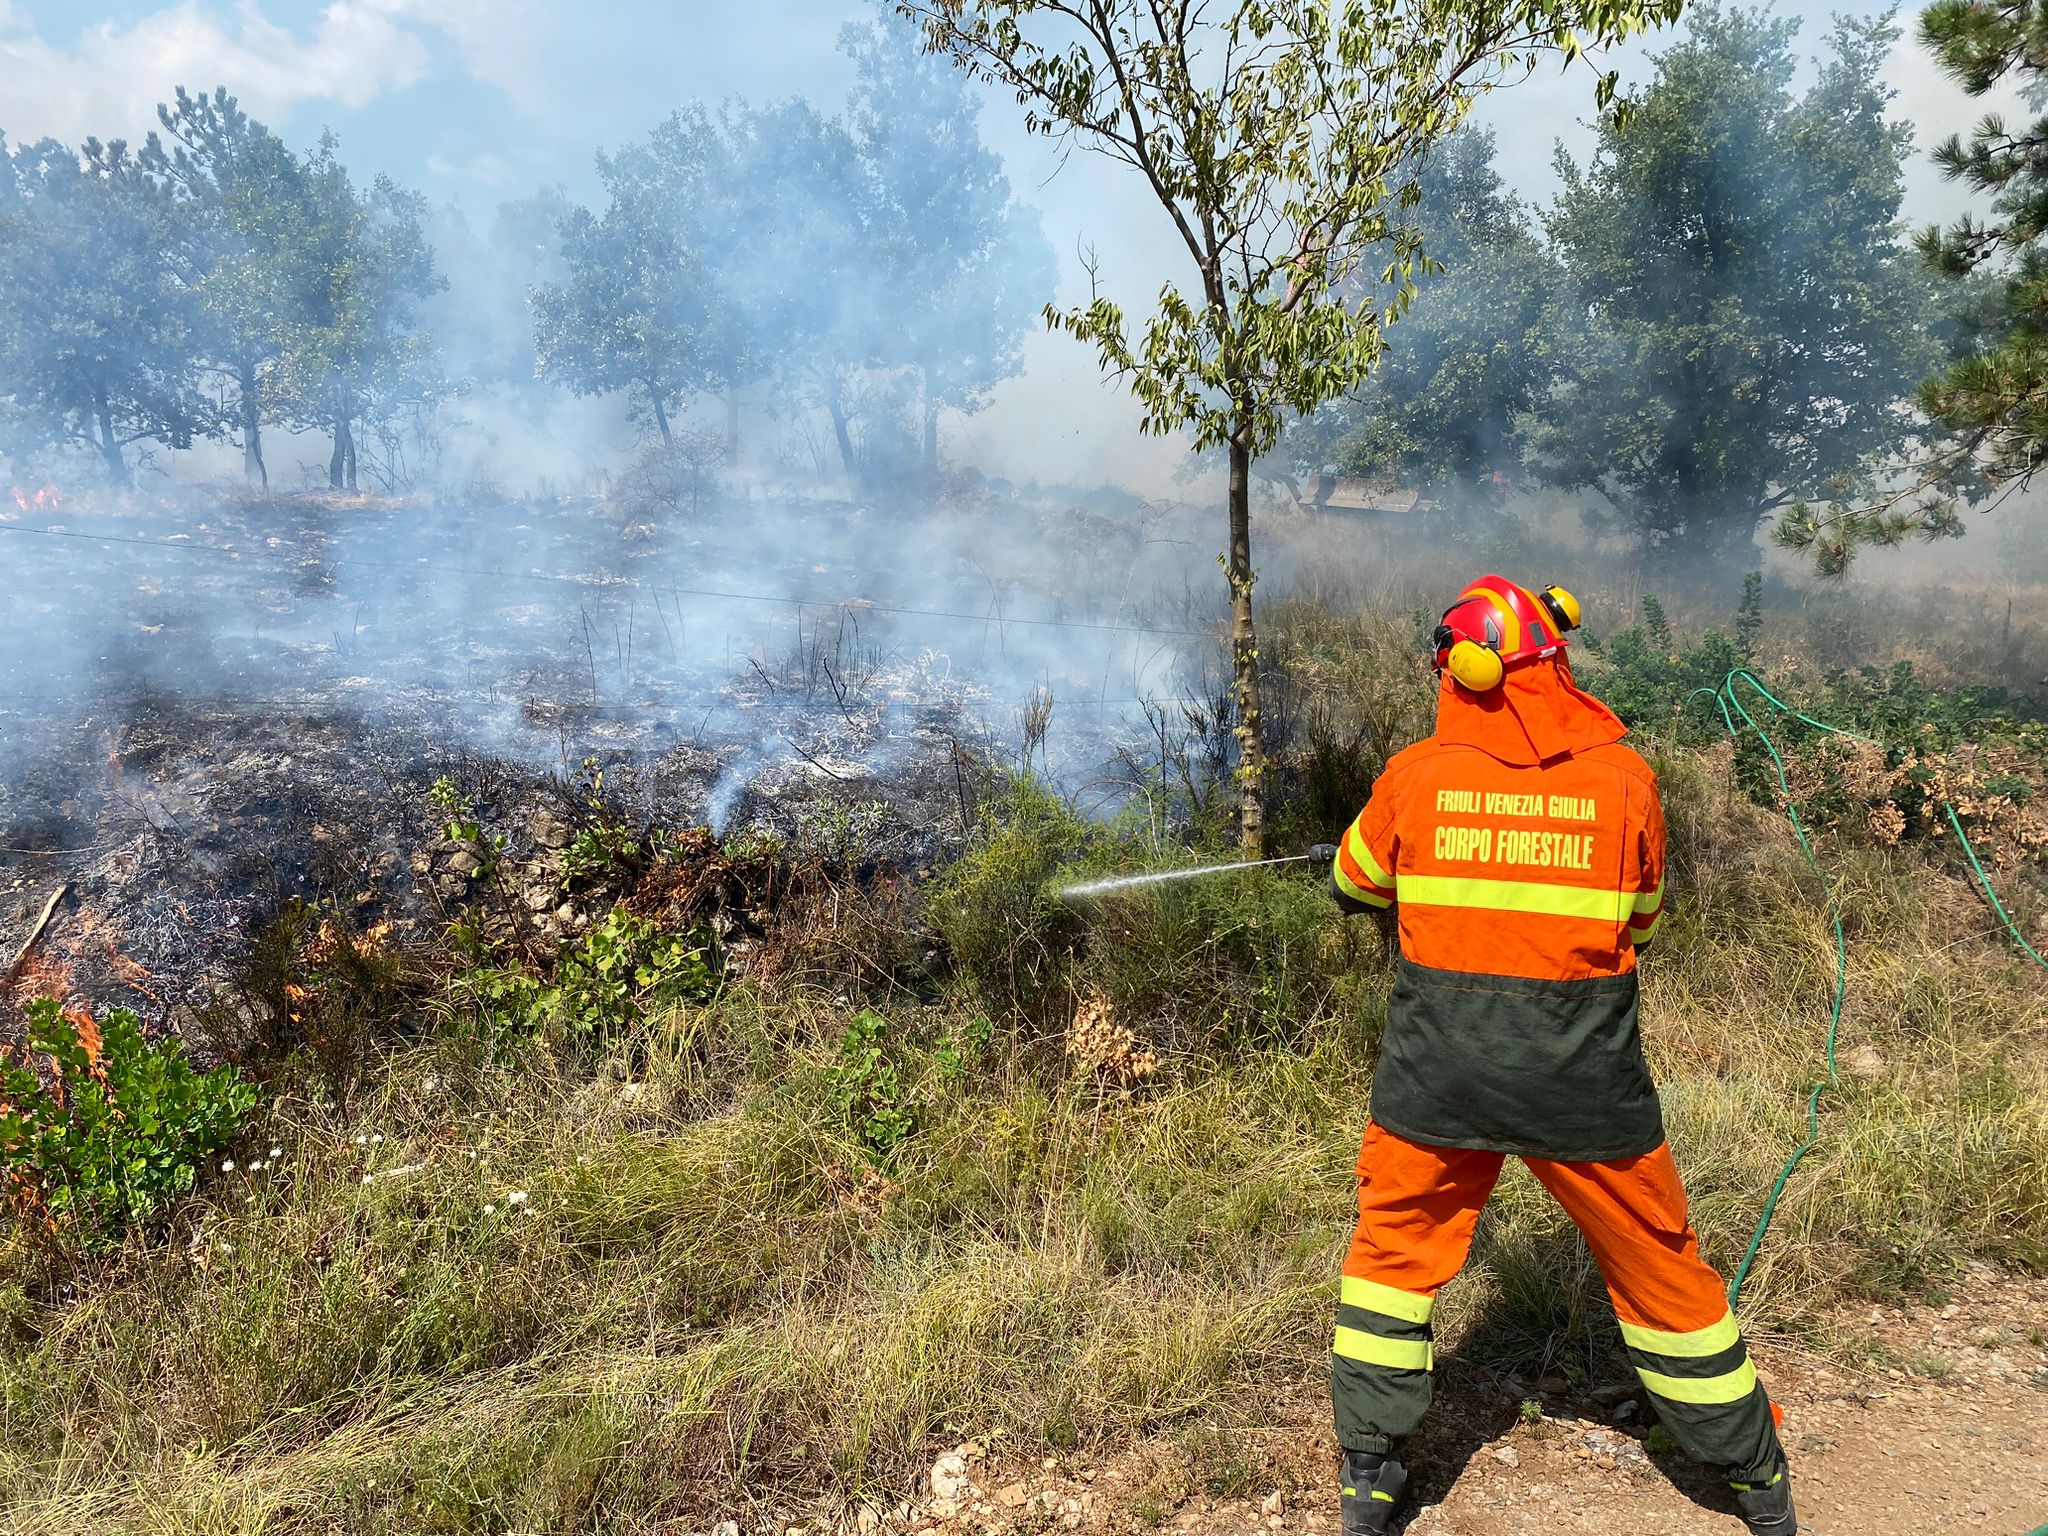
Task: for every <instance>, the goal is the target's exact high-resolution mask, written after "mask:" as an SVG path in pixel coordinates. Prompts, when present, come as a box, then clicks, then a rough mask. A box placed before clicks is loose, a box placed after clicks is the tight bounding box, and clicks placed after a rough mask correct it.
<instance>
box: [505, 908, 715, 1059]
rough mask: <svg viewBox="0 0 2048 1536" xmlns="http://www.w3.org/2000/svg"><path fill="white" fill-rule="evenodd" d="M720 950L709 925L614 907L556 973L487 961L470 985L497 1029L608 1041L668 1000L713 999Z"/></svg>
mask: <svg viewBox="0 0 2048 1536" xmlns="http://www.w3.org/2000/svg"><path fill="white" fill-rule="evenodd" d="M716 954H717V945H716V940H715V939H714V938H713V936H712V934H711V931H710V929H709V928H708V927H705V926H702V925H699V926H698V927H696V928H693V929H691V930H689V931H688V932H684V933H670V932H667V931H666V930H664V929H663V928H661V927H660V926H658V925H657V924H655V923H652V922H649V921H648V920H647V919H646V918H644V917H635V916H633V915H632V914H631V913H629V912H626V911H623V910H616V909H615V910H614V911H612V912H611V913H610V914H609V915H608V916H606V918H605V920H604V921H603V922H602V923H600V924H598V925H597V926H596V927H595V928H593V929H591V930H590V932H589V933H587V934H586V935H584V937H583V939H582V941H581V942H580V943H578V944H577V945H576V946H575V947H574V948H573V949H571V950H569V951H568V952H567V953H566V954H564V955H563V956H562V957H561V959H560V960H559V961H557V962H556V965H555V975H554V979H553V980H552V981H546V980H543V979H542V978H541V977H539V976H536V975H534V974H533V973H532V972H531V971H527V970H524V969H514V968H487V969H483V970H478V971H473V972H471V973H469V975H468V976H467V977H466V978H465V979H464V988H465V990H466V991H467V992H468V994H469V997H470V998H471V1000H472V1001H473V1002H474V1003H476V1004H477V1005H478V1006H479V1007H480V1009H481V1011H482V1012H483V1014H484V1016H485V1020H486V1022H487V1023H488V1024H489V1026H490V1027H491V1032H492V1034H493V1035H494V1036H497V1037H500V1038H502V1037H504V1036H507V1035H523V1034H531V1033H534V1032H537V1031H541V1030H546V1029H557V1030H560V1031H561V1032H562V1033H563V1034H564V1035H565V1036H567V1038H569V1039H570V1040H571V1041H573V1042H579V1043H583V1044H586V1045H602V1044H604V1043H606V1042H608V1041H611V1040H615V1039H618V1038H620V1037H621V1036H623V1035H626V1034H630V1033H631V1032H632V1030H633V1029H634V1028H636V1027H637V1026H638V1025H639V1024H640V1023H641V1022H642V1021H644V1020H645V1019H646V1018H647V1017H648V1016H649V1015H651V1014H652V1013H654V1012H657V1011H659V1010H660V1009H662V1008H665V1007H669V1006H672V1005H674V1004H676V1003H681V1002H704V1001H707V1000H708V999H709V998H710V997H711V996H712V995H713V994H714V993H715V992H716V991H717V990H718V979H719V971H718V966H717V963H716Z"/></svg>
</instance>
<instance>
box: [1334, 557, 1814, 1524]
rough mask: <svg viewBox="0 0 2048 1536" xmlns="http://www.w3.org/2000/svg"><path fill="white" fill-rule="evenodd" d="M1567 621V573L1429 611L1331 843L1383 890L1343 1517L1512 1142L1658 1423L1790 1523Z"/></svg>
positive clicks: (1348, 1333) (1752, 1501)
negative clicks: (1654, 1079) (1381, 984)
mask: <svg viewBox="0 0 2048 1536" xmlns="http://www.w3.org/2000/svg"><path fill="white" fill-rule="evenodd" d="M1578 623H1579V605H1578V602H1577V600H1576V599H1575V598H1573V597H1572V596H1571V594H1570V593H1568V592H1566V591H1564V590H1563V589H1562V588H1558V587H1550V588H1546V589H1545V590H1543V591H1542V592H1531V591H1529V590H1527V589H1526V588H1523V587H1520V586H1517V585H1515V584H1514V583H1513V582H1510V581H1506V580H1504V579H1503V578H1501V577H1499V576H1484V577H1481V578H1480V579H1479V580H1478V581H1475V582H1474V583H1472V585H1471V586H1469V587H1467V588H1466V589H1465V591H1464V592H1463V593H1462V594H1460V596H1459V598H1458V600H1457V602H1455V603H1454V604H1452V605H1451V607H1450V609H1449V610H1448V611H1447V612H1446V613H1445V614H1444V616H1443V622H1442V623H1441V624H1439V625H1438V626H1437V629H1436V632H1435V636H1434V646H1435V661H1436V668H1437V671H1438V673H1439V674H1440V681H1439V686H1438V694H1437V720H1436V734H1435V735H1433V736H1431V737H1429V738H1428V739H1427V740H1424V741H1420V742H1418V743H1416V744H1415V745H1414V746H1412V747H1409V748H1408V749H1407V750H1405V751H1403V752H1401V753H1399V754H1398V755H1396V756H1395V757H1394V759H1393V760H1392V761H1391V762H1389V763H1388V764H1387V768H1386V772H1384V773H1383V774H1381V776H1380V778H1379V781H1378V782H1377V783H1376V784H1374V786H1373V792H1372V800H1371V802H1370V803H1369V804H1368V805H1367V806H1366V807H1365V809H1364V811H1362V812H1361V813H1360V814H1359V817H1358V819H1357V821H1355V822H1354V823H1353V824H1352V825H1351V827H1350V828H1349V829H1348V830H1347V831H1346V832H1345V834H1344V840H1343V842H1342V843H1341V844H1337V845H1335V846H1334V847H1331V848H1330V849H1329V852H1330V854H1331V857H1332V880H1333V884H1334V887H1335V891H1336V896H1337V900H1338V902H1339V904H1340V905H1342V906H1343V907H1344V908H1345V909H1346V910H1347V911H1353V912H1360V911H1375V910H1377V911H1383V912H1384V911H1388V910H1389V909H1391V910H1392V916H1393V918H1394V920H1395V923H1396V924H1397V926H1398V929H1399V934H1400V949H1401V953H1400V959H1399V962H1398V967H1397V970H1396V972H1395V979H1394V985H1393V991H1392V994H1391V996H1390V998H1389V1000H1388V1003H1387V1028H1386V1036H1385V1039H1384V1041H1383V1042H1382V1045H1381V1048H1380V1061H1379V1067H1378V1070H1377V1071H1376V1072H1375V1074H1374V1077H1373V1085H1372V1103H1371V1113H1370V1123H1369V1124H1368V1125H1367V1127H1366V1132H1365V1141H1364V1145H1363V1147H1362V1148H1361V1150H1360V1152H1359V1156H1358V1226H1357V1230H1356V1232H1355V1234H1354V1236H1353V1238H1352V1241H1351V1250H1350V1253H1349V1255H1348V1257H1347V1258H1346V1259H1345V1261H1344V1272H1343V1279H1342V1291H1341V1295H1340V1298H1339V1304H1338V1308H1337V1331H1336V1343H1335V1346H1334V1353H1333V1358H1332V1363H1331V1387H1332V1396H1333V1398H1334V1403H1335V1409H1336V1419H1337V1438H1338V1442H1339V1444H1340V1445H1341V1446H1342V1447H1343V1451H1344V1476H1343V1482H1342V1490H1343V1498H1342V1508H1343V1524H1344V1531H1345V1536H1365V1533H1370V1532H1381V1531H1387V1530H1390V1529H1392V1527H1393V1522H1394V1517H1395V1514H1396V1512H1397V1510H1398V1507H1399V1503H1400V1498H1401V1490H1402V1485H1403V1484H1404V1482H1405V1481H1406V1478H1407V1474H1406V1471H1405V1469H1404V1467H1403V1465H1402V1462H1401V1459H1400V1458H1401V1446H1402V1442H1403V1440H1404V1439H1405V1438H1406V1437H1407V1436H1409V1435H1411V1434H1413V1433H1414V1431H1415V1429H1416V1427H1417V1426H1418V1425H1419V1424H1420V1423H1421V1421H1422V1416H1423V1413H1424V1411H1425V1410H1426V1409H1427V1408H1428V1407H1429V1399H1430V1364H1431V1334H1430V1313H1431V1311H1432V1309H1433V1308H1434V1306H1435V1304H1436V1293H1437V1291H1438V1290H1439V1289H1440V1288H1441V1287H1442V1286H1443V1285H1444V1284H1445V1282H1447V1281H1448V1280H1450V1279H1451V1277H1452V1276H1454V1275H1455V1274H1457V1272H1458V1270H1459V1269H1460V1268H1461V1267H1462V1266H1463V1264H1464V1262H1465V1256H1466V1252H1467V1250H1468V1249H1469V1248H1470V1246H1471V1242H1472V1231H1473V1227H1474V1224H1475V1223H1476V1222H1477V1220H1478V1218H1479V1211H1480V1208H1481V1207H1482V1206H1483V1205H1485V1204H1486V1200H1487V1197H1488V1195H1489V1194H1490V1193H1491V1192H1492V1189H1493V1185H1494V1181H1495V1180H1496V1179H1497V1178H1498V1177H1499V1175H1500V1170H1501V1164H1502V1162H1503V1160H1504V1159H1505V1158H1506V1157H1507V1156H1509V1155H1510V1154H1512V1155H1514V1156H1516V1157H1519V1158H1521V1159H1522V1160H1523V1162H1524V1163H1525V1164H1527V1166H1528V1168H1529V1170H1530V1172H1531V1173H1533V1174H1534V1175H1535V1176H1536V1178H1537V1179H1538V1180H1539V1181H1540V1182H1541V1183H1542V1184H1543V1186H1544V1188H1545V1189H1547V1190H1548V1191H1549V1192H1550V1193H1551V1195H1552V1196H1553V1197H1555V1199H1556V1200H1557V1201H1558V1203H1559V1204H1560V1205H1562V1206H1563V1207H1564V1209H1565V1211H1566V1212H1567V1213H1568V1214H1569V1215H1570V1217H1571V1218H1572V1220H1573V1221H1574V1222H1575V1223H1577V1225H1578V1228H1579V1230H1580V1232H1582V1233H1583V1234H1584V1235H1585V1239H1586V1244H1587V1246H1588V1247H1589V1248H1590V1249H1591V1250H1592V1253H1593V1257H1594V1259H1595V1260H1596V1261H1597V1262H1598V1263H1599V1265H1600V1273H1601V1275H1602V1277H1603V1278H1604V1279H1605V1280H1606V1283H1607V1290H1608V1294H1609V1295H1610V1296H1611V1297H1612V1298H1613V1301H1614V1311H1615V1315H1616V1316H1617V1317H1618V1318H1619V1319H1620V1322H1621V1333H1622V1339H1623V1342H1624V1343H1625V1345H1626V1346H1627V1350H1628V1356H1629V1360H1630V1362H1631V1363H1632V1364H1633V1365H1634V1366H1635V1369H1636V1373H1637V1374H1638V1375H1639V1376H1640V1377H1641V1378H1642V1382H1643V1385H1644V1387H1645V1388H1647V1389H1648V1391H1649V1395H1650V1398H1651V1400H1652V1401H1653V1402H1654V1403H1655V1404H1656V1408H1657V1414H1658V1417H1659V1418H1660V1419H1661V1420H1662V1421H1663V1423H1664V1425H1665V1427H1666V1428H1667V1429H1668V1430H1669V1431H1670V1432H1671V1434H1672V1436H1673V1437H1674V1438H1675V1439H1676V1440H1677V1441H1678V1443H1679V1445H1680V1446H1681V1447H1682V1448H1683V1449H1684V1450H1685V1451H1686V1453H1687V1454H1688V1455H1690V1456H1692V1457H1694V1458H1695V1459H1697V1460H1699V1461H1701V1462H1704V1463H1706V1464H1707V1465H1709V1466H1710V1467H1713V1468H1715V1469H1716V1470H1717V1471H1718V1472H1719V1473H1720V1474H1721V1475H1722V1476H1725V1477H1726V1478H1727V1479H1728V1482H1729V1484H1730V1486H1731V1487H1732V1488H1733V1490H1734V1493H1735V1498H1736V1500H1737V1502H1738V1503H1739V1505H1740V1507H1741V1510H1742V1514H1743V1518H1744V1519H1745V1520H1746V1521H1747V1522H1748V1524H1749V1527H1750V1529H1751V1530H1752V1531H1755V1532H1759V1533H1770V1536H1791V1533H1792V1532H1794V1531H1796V1530H1797V1528H1798V1522H1797V1519H1796V1517H1795V1516H1794V1514H1793V1511H1792V1494H1791V1485H1790V1480H1789V1478H1788V1476H1787V1472H1786V1463H1785V1452H1784V1448H1783V1447H1782V1445H1781V1444H1780V1443H1779V1439H1778V1433H1777V1419H1778V1417H1779V1415H1778V1410H1777V1409H1776V1408H1775V1407H1774V1406H1773V1405H1772V1403H1771V1402H1770V1399H1769V1398H1768V1397H1766V1396H1765V1394H1764V1389H1763V1387H1762V1385H1761V1384H1760V1383H1759V1382H1758V1380H1757V1374H1756V1369H1755V1367H1754V1366H1753V1365H1751V1363H1750V1360H1749V1356H1748V1353H1747V1352H1746V1351H1745V1349H1744V1347H1743V1342H1742V1335H1741V1333H1740V1332H1739V1331H1738V1330H1737V1328H1736V1324H1735V1318H1734V1316H1733V1314H1732V1313H1731V1312H1730V1310H1729V1305H1728V1298H1727V1294H1726V1292H1725V1291H1724V1289H1723V1287H1722V1284H1721V1280H1720V1277H1719V1276H1718V1275H1716V1274H1715V1273H1714V1271H1713V1269H1712V1268H1711V1267H1710V1266H1709V1265H1708V1264H1707V1263H1706V1262H1705V1261H1704V1260H1703V1259H1701V1257H1700V1254H1699V1240H1698V1238H1697V1236H1696V1235H1695V1234H1694V1232H1693V1229H1692V1225H1691V1223H1690V1222H1689V1221H1688V1220H1687V1217H1686V1206H1685V1190H1684V1188H1683V1186H1682V1185H1681V1184H1680V1182H1679V1178H1678V1170H1677V1168H1676V1167H1675V1166H1674V1164H1673V1163H1672V1159H1671V1148H1670V1145H1669V1144H1668V1143H1667V1142H1666V1141H1665V1139H1664V1125H1663V1115H1662V1111H1661V1110H1660V1108H1659V1106H1658V1102H1657V1090H1656V1088H1655V1086H1654V1085H1653V1084H1652V1083H1651V1081H1650V1075H1649V1071H1648V1069H1647V1068H1646V1067H1645V1065H1644V1062H1643V1050H1642V1041H1641V1038H1640V1036H1639V1035H1638V1033H1637V1029H1636V957H1637V955H1638V954H1639V953H1640V952H1641V951H1642V949H1643V947H1644V946H1645V945H1647V944H1648V943H1649V942H1650V940H1651V939H1652V938H1653V937H1654V936H1655V934H1656V932H1657V927H1658V924H1659V922H1660V921H1661V920H1662V918H1663V913H1664V815H1663V810H1662V807H1661V805H1660V803H1659V800H1658V794H1657V780H1656V777H1655V775H1654V774H1652V773H1651V771H1650V768H1649V766H1648V765H1647V764H1646V763H1645V762H1644V761H1643V760H1642V758H1641V757H1639V756H1637V755H1636V753H1635V752H1634V751H1633V750H1631V749H1630V748H1629V747H1627V746H1625V745H1623V743H1622V740H1621V738H1622V736H1623V734H1624V728H1623V726H1622V724H1621V722H1620V721H1619V720H1617V719H1616V718H1615V716H1614V715H1613V713H1612V712H1611V711H1609V710H1608V709H1607V707H1606V706H1605V705H1603V704H1601V703H1600V702H1599V701H1598V700H1597V699H1594V698H1593V697H1591V696H1590V695H1588V694H1586V693H1584V692H1582V691H1581V690H1580V689H1579V688H1577V687H1576V686H1575V685H1574V684H1573V682H1572V674H1571V668H1570V665H1569V663H1568V662H1567V660H1566V657H1565V635H1566V632H1567V631H1568V630H1571V629H1574V628H1576V627H1577V626H1578Z"/></svg>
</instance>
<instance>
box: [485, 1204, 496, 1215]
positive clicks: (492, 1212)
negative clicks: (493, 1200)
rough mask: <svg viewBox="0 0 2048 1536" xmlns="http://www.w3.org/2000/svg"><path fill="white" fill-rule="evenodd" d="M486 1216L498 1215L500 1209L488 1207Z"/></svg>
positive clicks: (493, 1206)
mask: <svg viewBox="0 0 2048 1536" xmlns="http://www.w3.org/2000/svg"><path fill="white" fill-rule="evenodd" d="M484 1214H485V1215H486V1216H495V1215H497V1214H498V1208H497V1207H496V1206H495V1205H487V1206H485V1207H484Z"/></svg>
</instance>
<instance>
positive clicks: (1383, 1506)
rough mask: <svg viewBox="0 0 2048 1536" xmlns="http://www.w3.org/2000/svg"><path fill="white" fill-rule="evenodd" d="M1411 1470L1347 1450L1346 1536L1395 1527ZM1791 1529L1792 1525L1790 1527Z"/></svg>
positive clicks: (1374, 1534) (1370, 1535)
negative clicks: (1396, 1515)
mask: <svg viewBox="0 0 2048 1536" xmlns="http://www.w3.org/2000/svg"><path fill="white" fill-rule="evenodd" d="M1407 1486H1408V1469H1407V1468H1406V1467H1404V1466H1402V1465H1401V1462H1400V1459H1399V1458H1398V1457H1396V1456H1394V1455H1393V1454H1391V1453H1386V1454H1382V1453H1381V1452H1378V1451H1346V1452H1345V1453H1344V1483H1343V1488H1344V1499H1343V1510H1344V1536H1381V1533H1382V1532H1385V1531H1391V1530H1392V1529H1393V1528H1394V1515H1395V1514H1396V1512H1398V1511H1399V1509H1400V1508H1401V1490H1402V1489H1403V1488H1405V1487H1407ZM1788 1529H1789V1527H1788Z"/></svg>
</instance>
